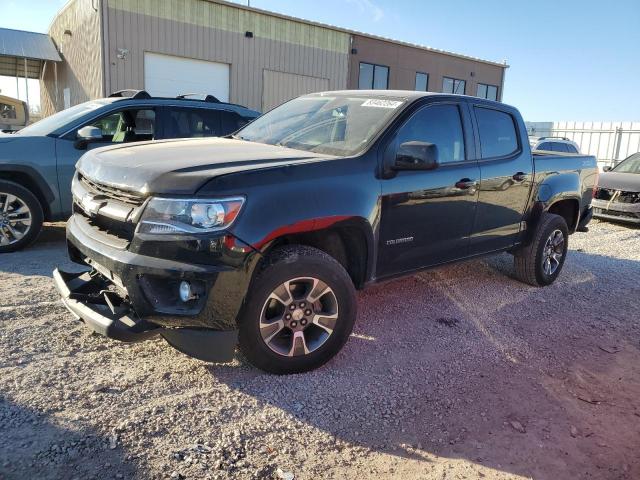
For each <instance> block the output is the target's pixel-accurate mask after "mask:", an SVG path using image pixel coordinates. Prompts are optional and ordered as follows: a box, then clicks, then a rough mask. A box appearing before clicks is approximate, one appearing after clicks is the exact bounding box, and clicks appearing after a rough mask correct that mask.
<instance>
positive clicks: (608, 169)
mask: <svg viewBox="0 0 640 480" xmlns="http://www.w3.org/2000/svg"><path fill="white" fill-rule="evenodd" d="M602 171H603V172H610V171H611V165H605V166H604V167H602Z"/></svg>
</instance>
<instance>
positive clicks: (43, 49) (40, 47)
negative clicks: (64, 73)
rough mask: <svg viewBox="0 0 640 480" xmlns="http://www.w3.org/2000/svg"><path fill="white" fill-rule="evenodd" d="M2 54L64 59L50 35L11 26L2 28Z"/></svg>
mask: <svg viewBox="0 0 640 480" xmlns="http://www.w3.org/2000/svg"><path fill="white" fill-rule="evenodd" d="M0 55H4V56H7V57H18V58H32V59H36V60H51V61H54V62H61V61H62V59H61V58H60V55H59V54H58V50H56V47H55V45H54V44H53V41H52V40H51V38H50V37H49V35H47V34H45V33H36V32H25V31H23V30H12V29H10V28H0Z"/></svg>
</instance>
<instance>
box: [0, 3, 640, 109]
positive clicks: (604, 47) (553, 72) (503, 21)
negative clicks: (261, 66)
mask: <svg viewBox="0 0 640 480" xmlns="http://www.w3.org/2000/svg"><path fill="white" fill-rule="evenodd" d="M159 1H161V0H159ZM64 3H65V1H64V0H29V1H26V0H21V1H18V0H0V12H1V15H0V27H8V28H18V29H25V30H34V31H40V32H44V31H46V29H47V27H48V26H49V22H50V21H51V18H52V17H53V15H54V14H55V12H56V11H57V10H58V9H59V8H60V6H61V5H63V4H64ZM237 3H244V4H246V1H244V2H240V1H238V2H237ZM251 5H252V6H254V7H258V8H262V9H265V10H273V11H276V12H280V13H284V14H287V15H292V16H296V17H302V18H307V19H310V20H315V21H319V22H323V23H329V24H332V25H338V26H341V27H346V28H351V29H354V30H360V31H363V32H368V33H373V34H376V35H381V36H385V37H390V38H395V39H399V40H404V41H408V42H413V43H418V44H421V45H428V46H431V47H435V48H440V49H444V50H450V51H453V52H459V53H463V54H466V55H472V56H476V57H480V58H485V59H488V60H494V61H502V60H507V62H508V63H509V65H511V68H509V69H508V70H507V75H506V80H505V91H504V101H505V102H507V103H510V104H512V105H515V106H516V107H518V108H519V109H520V110H521V111H522V113H523V115H524V116H525V118H526V119H527V120H532V121H544V120H594V121H600V120H603V121H606V120H636V121H638V120H640V1H639V0H617V1H616V2H607V3H605V2H602V1H596V0H582V1H580V0H561V1H558V0H555V1H553V0H537V1H536V2H525V1H522V0H521V1H518V0H515V1H514V0H511V1H509V0H483V1H477V0H458V1H456V2H445V1H442V0H322V1H321V2H318V1H309V0H307V1H300V0H251ZM14 83H15V82H14ZM0 88H3V87H2V85H0ZM14 88H15V86H14ZM30 88H31V87H30ZM3 90H4V89H3ZM7 93H8V91H7Z"/></svg>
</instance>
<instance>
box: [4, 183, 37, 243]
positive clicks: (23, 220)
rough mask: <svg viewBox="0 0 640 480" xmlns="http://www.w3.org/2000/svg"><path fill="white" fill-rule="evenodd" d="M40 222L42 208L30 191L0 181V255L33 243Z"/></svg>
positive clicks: (20, 186)
mask: <svg viewBox="0 0 640 480" xmlns="http://www.w3.org/2000/svg"><path fill="white" fill-rule="evenodd" d="M42 221H43V213H42V206H41V205H40V202H39V201H38V199H37V198H36V196H35V195H34V194H33V193H31V191H29V190H27V189H26V188H24V187H23V186H22V185H19V184H17V183H14V182H9V181H6V180H0V253H7V252H13V251H16V250H20V249H21V248H24V247H26V246H28V245H29V244H31V243H32V242H34V241H35V239H36V238H37V237H38V234H39V233H40V230H41V229H42Z"/></svg>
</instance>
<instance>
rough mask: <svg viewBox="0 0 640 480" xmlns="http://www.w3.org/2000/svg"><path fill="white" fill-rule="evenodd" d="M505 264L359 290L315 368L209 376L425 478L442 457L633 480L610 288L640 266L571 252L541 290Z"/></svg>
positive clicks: (637, 417)
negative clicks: (347, 322)
mask: <svg viewBox="0 0 640 480" xmlns="http://www.w3.org/2000/svg"><path fill="white" fill-rule="evenodd" d="M510 265H511V259H510V257H508V256H500V257H496V258H492V259H489V260H488V261H476V262H471V263H468V264H460V265H454V266H450V267H446V268H443V269H438V270H433V271H429V272H426V273H422V274H419V275H417V276H415V277H412V278H407V279H402V280H397V281H393V282H389V283H386V284H382V285H378V286H375V287H372V288H370V289H369V290H366V291H364V292H361V293H360V294H359V312H360V313H359V318H358V321H357V323H356V328H355V331H354V333H355V336H354V337H352V338H351V339H350V340H349V342H348V343H347V345H346V346H345V348H344V350H343V351H342V352H341V353H340V354H339V355H338V356H337V357H336V358H335V359H334V360H333V361H331V362H330V363H329V364H328V365H327V366H325V367H323V368H321V369H319V370H317V371H314V372H310V373H308V374H304V375H295V376H280V377H279V376H270V375H265V374H263V373H261V372H259V371H256V370H251V369H250V370H248V371H238V370H237V369H227V368H226V367H210V372H211V374H212V375H215V376H216V378H217V379H218V380H220V381H222V382H225V383H227V384H228V385H229V386H230V387H231V388H233V389H237V390H239V391H241V392H243V393H246V394H249V395H251V396H253V397H254V398H256V399H257V400H258V401H259V402H260V404H262V405H265V406H266V405H270V406H275V407H277V408H279V409H281V410H283V411H284V412H286V413H287V414H288V415H291V416H293V417H295V418H297V419H299V420H300V421H302V422H303V423H306V424H308V425H309V426H312V427H314V428H317V429H320V430H322V431H324V432H326V433H329V434H330V435H331V436H332V437H335V438H336V439H339V440H343V441H346V442H349V443H351V444H355V445H360V446H362V447H365V448H366V449H369V450H374V451H378V452H385V453H388V454H391V455H395V456H398V457H402V458H408V459H413V460H417V461H421V460H422V461H423V463H424V469H425V470H424V471H425V473H428V472H429V469H430V466H429V463H430V462H431V461H433V460H434V457H446V458H456V459H464V460H466V461H468V462H471V464H476V465H483V466H484V467H488V468H491V469H494V470H496V471H498V472H500V471H501V472H508V473H511V474H517V475H522V476H524V477H527V478H529V477H533V478H540V479H543V478H544V479H558V478H587V477H588V478H617V479H632V478H640V463H639V462H638V459H637V451H638V450H639V449H640V438H638V436H637V428H638V426H640V407H638V406H637V398H638V397H639V396H640V371H638V369H637V365H639V364H640V351H639V350H638V348H637V346H634V345H632V344H631V343H633V342H630V339H635V340H634V341H635V343H637V339H638V338H640V332H639V331H638V326H639V325H638V321H637V318H638V317H637V307H638V303H637V299H638V298H640V287H639V286H638V284H637V282H635V284H632V285H631V286H630V288H627V289H621V288H619V287H620V285H619V282H620V281H622V280H623V279H626V284H627V285H629V281H630V280H631V279H637V278H640V262H636V261H631V260H621V259H615V258H609V257H602V256H598V255H591V254H586V253H582V252H576V251H572V252H570V261H569V262H568V264H567V267H566V270H565V272H563V274H562V276H561V278H560V279H559V280H558V282H557V283H556V284H554V285H553V286H551V287H548V288H545V289H538V288H533V287H529V286H526V285H522V284H521V283H518V282H517V281H515V280H513V279H512V278H509V277H508V276H507V275H509V274H510V273H511V270H510V269H511V267H510ZM505 274H507V275H505ZM634 281H635V280H634ZM599 289H603V290H604V291H607V294H606V298H598V297H597V294H596V295H594V292H596V291H598V290H599ZM611 352H613V353H611ZM634 365H635V367H634ZM634 402H635V403H634ZM275 428H277V426H275V425H274V429H275ZM272 447H273V448H279V447H278V446H272ZM316 453H317V452H316ZM485 472H486V470H485ZM475 473H476V474H477V473H478V472H475ZM469 478H473V477H469Z"/></svg>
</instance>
